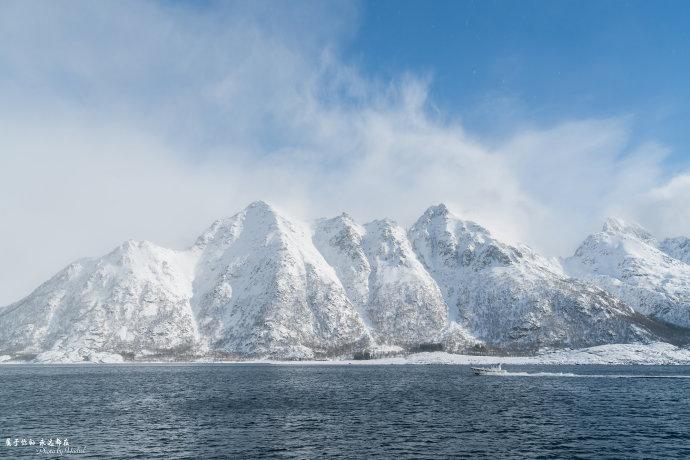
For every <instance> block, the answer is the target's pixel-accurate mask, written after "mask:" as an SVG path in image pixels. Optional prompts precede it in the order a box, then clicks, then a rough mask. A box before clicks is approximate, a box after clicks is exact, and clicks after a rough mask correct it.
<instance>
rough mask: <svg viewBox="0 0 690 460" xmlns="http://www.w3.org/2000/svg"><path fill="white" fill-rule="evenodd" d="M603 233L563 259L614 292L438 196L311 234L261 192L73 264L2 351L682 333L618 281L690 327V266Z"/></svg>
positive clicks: (272, 349) (648, 241)
mask: <svg viewBox="0 0 690 460" xmlns="http://www.w3.org/2000/svg"><path fill="white" fill-rule="evenodd" d="M597 235H598V236H592V237H590V238H589V239H588V241H589V242H590V243H588V244H585V245H583V247H584V249H582V250H578V253H577V254H576V257H574V258H572V260H570V261H568V263H566V265H567V266H568V269H569V270H571V271H574V272H577V273H578V274H579V275H581V276H582V277H585V278H586V279H592V280H593V281H595V282H596V283H598V284H599V285H600V286H601V287H603V288H604V289H606V290H608V291H609V293H607V292H605V291H603V290H601V289H599V288H597V287H595V286H593V285H590V284H586V283H583V282H580V281H576V280H573V279H570V278H568V277H566V275H565V274H564V273H563V271H562V268H561V266H560V265H559V264H557V263H554V262H552V261H549V260H547V259H545V258H543V257H541V256H539V255H538V254H536V253H535V252H533V251H532V250H531V249H529V248H527V247H525V246H511V245H508V244H505V243H502V242H501V241H498V240H497V239H496V238H494V237H493V236H492V235H491V234H490V233H489V232H488V231H487V230H486V229H484V228H482V227H481V226H479V225H477V224H474V223H472V222H467V221H462V220H459V219H457V218H456V217H454V216H453V215H452V214H451V213H450V212H449V211H448V210H447V209H446V208H445V207H444V206H443V205H441V206H436V207H432V208H430V209H429V210H427V211H426V213H424V215H423V216H422V217H420V219H419V220H418V221H417V223H416V224H415V225H414V226H413V227H412V228H411V229H409V231H407V232H406V231H405V230H404V229H402V228H401V227H400V226H398V225H397V224H395V223H394V222H392V221H390V220H376V221H373V222H370V223H368V224H365V225H359V224H357V223H355V222H354V221H353V220H352V219H351V218H350V217H349V216H347V215H341V216H339V217H336V218H333V219H321V220H319V221H317V223H316V225H315V226H314V228H313V231H312V229H309V228H307V227H304V226H301V225H299V224H297V223H295V222H292V221H290V220H289V219H287V218H286V217H284V216H282V215H281V214H280V213H278V212H276V211H275V209H273V208H272V207H271V206H269V205H268V204H266V203H264V202H255V203H252V204H251V205H249V206H248V207H247V208H245V209H244V210H243V211H241V212H239V213H237V214H236V215H234V216H232V217H229V218H225V219H221V220H219V221H217V222H215V223H214V224H213V225H212V226H211V227H210V228H209V229H208V230H206V231H205V232H204V233H203V234H202V235H201V236H200V237H199V238H198V239H197V241H196V242H195V243H194V244H193V245H192V246H191V247H190V248H188V249H186V250H182V251H177V250H170V249H165V248H161V247H158V246H155V245H153V244H151V243H148V242H134V241H128V242H125V243H123V244H122V245H121V246H119V247H118V248H116V249H115V250H114V251H112V252H111V253H110V254H107V255H105V256H103V257H100V258H91V259H84V260H80V261H77V262H75V263H73V264H71V265H70V266H68V267H67V268H65V269H64V270H62V271H60V272H59V273H58V274H57V275H55V276H54V277H53V278H51V279H50V280H48V281H47V282H45V283H44V284H42V285H41V286H39V287H38V288H37V289H36V290H35V291H34V292H32V293H31V294H30V295H28V296H27V297H26V298H24V299H22V300H20V301H18V302H16V303H14V304H12V305H9V306H7V307H4V308H2V309H0V356H2V357H3V360H7V359H10V360H11V359H32V358H33V357H37V358H36V359H37V360H39V361H58V362H72V361H83V360H90V361H121V360H123V359H126V360H131V359H134V360H149V361H152V360H164V359H184V360H189V359H207V360H208V359H243V358H272V359H318V358H325V357H337V356H340V357H352V356H353V355H354V354H362V353H364V355H367V354H368V353H369V352H371V353H373V354H377V353H379V354H380V353H390V352H392V351H396V350H397V351H401V350H411V351H414V350H420V349H422V350H424V349H437V348H438V347H440V346H442V347H443V349H444V350H446V351H452V352H462V351H469V350H472V352H477V351H482V350H484V351H498V352H504V353H505V352H518V353H532V352H535V351H536V350H538V349H541V348H543V347H552V348H558V347H586V346H592V345H599V344H604V343H614V342H622V343H630V342H640V341H642V342H645V341H651V340H669V339H670V338H673V337H672V336H673V334H675V333H677V331H676V330H674V329H672V328H670V329H669V327H668V326H666V325H664V324H662V323H659V322H658V321H655V320H653V319H650V318H648V317H646V316H643V315H642V314H640V313H635V312H633V311H632V309H631V308H630V307H629V306H627V305H626V304H625V303H624V302H622V301H621V300H619V299H618V298H617V297H616V296H614V295H612V293H613V294H616V295H619V296H620V297H621V298H623V299H624V300H625V301H627V302H629V303H630V304H631V305H633V306H635V307H636V308H638V309H640V311H643V312H650V313H652V314H654V315H656V316H657V317H660V318H663V319H665V320H668V321H674V322H676V323H677V324H684V325H687V322H684V321H686V319H687V316H684V315H683V314H681V313H683V312H687V308H685V309H683V308H681V307H682V306H683V305H685V306H687V289H686V287H687V283H688V282H690V267H688V266H687V265H686V264H684V263H683V262H681V261H679V260H676V259H673V258H671V257H669V256H668V255H666V254H664V253H663V252H661V251H660V250H658V249H657V248H656V243H655V242H654V240H653V238H652V237H651V235H649V234H648V233H646V232H644V230H642V229H641V228H639V227H633V226H627V225H625V224H623V223H622V222H619V221H611V222H609V223H608V224H607V226H606V227H605V229H604V232H603V233H602V235H599V234H597ZM590 240H591V241H590ZM660 247H666V246H664V244H663V243H662V245H661V246H660ZM681 247H682V245H680V244H670V243H669V244H668V245H667V249H665V250H668V251H669V252H673V251H675V252H678V251H680V249H679V248H681ZM675 252H674V253H675ZM578 257H579V258H580V259H581V260H579V259H578ZM585 268H586V270H585ZM578 270H579V271H578ZM591 273H596V276H590V275H591ZM624 275H626V276H627V277H626V276H624ZM683 289H686V290H683ZM683 295H685V296H686V297H683ZM638 298H644V299H653V300H654V302H651V301H650V302H649V303H643V304H642V305H639V304H638V303H636V300H637V299H638ZM658 299H662V300H664V301H667V303H663V302H661V301H659V300H658ZM683 299H685V302H686V303H685V304H684V303H683V302H684V301H683ZM652 307H654V308H652Z"/></svg>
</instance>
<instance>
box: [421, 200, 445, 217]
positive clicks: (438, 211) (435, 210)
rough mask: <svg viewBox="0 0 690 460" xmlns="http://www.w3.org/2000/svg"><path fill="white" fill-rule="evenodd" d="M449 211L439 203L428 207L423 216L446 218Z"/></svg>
mask: <svg viewBox="0 0 690 460" xmlns="http://www.w3.org/2000/svg"><path fill="white" fill-rule="evenodd" d="M450 213H451V212H450V210H448V207H447V206H446V205H445V204H443V203H439V204H437V205H435V206H430V207H429V208H428V209H427V210H426V211H425V212H424V215H425V216H427V217H435V216H442V217H445V216H448V215H449V214H450Z"/></svg>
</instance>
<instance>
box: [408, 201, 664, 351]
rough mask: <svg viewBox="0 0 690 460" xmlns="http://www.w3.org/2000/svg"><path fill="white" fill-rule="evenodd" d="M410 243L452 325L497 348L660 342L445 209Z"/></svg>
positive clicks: (627, 313) (629, 314)
mask: <svg viewBox="0 0 690 460" xmlns="http://www.w3.org/2000/svg"><path fill="white" fill-rule="evenodd" d="M409 238H410V240H411V242H412V246H413V247H414V249H415V251H416V253H417V255H418V256H419V259H420V260H421V261H422V263H423V264H424V266H425V267H426V268H427V269H428V270H429V272H430V273H431V275H432V276H433V278H434V279H435V280H436V282H437V283H438V285H439V286H440V288H441V291H442V292H443V295H444V297H445V300H446V303H447V305H448V306H449V308H450V313H451V318H452V319H453V320H455V321H457V322H458V323H459V324H461V325H463V326H464V327H466V328H467V329H468V330H469V331H470V332H471V333H473V334H474V335H475V336H476V337H477V338H478V339H480V340H482V341H485V342H486V343H487V344H489V345H490V346H492V347H495V348H501V349H508V350H531V349H536V348H539V347H544V346H549V347H564V346H568V347H576V346H577V347H581V346H587V345H591V344H594V343H607V342H609V343H610V342H627V341H630V340H642V339H645V338H646V337H649V336H651V335H652V334H651V332H650V331H649V330H648V329H647V325H645V324H644V321H640V318H639V316H638V315H635V313H634V312H633V311H632V309H631V308H630V307H628V306H627V305H625V304H624V303H623V302H621V301H619V300H618V299H616V298H614V297H612V296H611V295H608V294H607V293H605V292H604V291H602V290H600V289H598V288H596V287H593V286H589V285H586V284H584V283H581V282H578V281H575V280H572V279H569V278H567V277H566V276H565V275H564V274H563V272H562V270H561V268H560V267H559V266H558V265H557V264H554V263H552V262H550V261H549V260H547V259H545V258H544V257H541V256H540V255H538V254H536V253H535V252H534V251H532V250H531V249H530V248H529V247H527V246H519V247H515V246H511V245H508V244H505V243H503V242H501V241H499V240H497V239H496V238H495V237H493V236H492V235H491V234H490V233H489V232H488V231H487V230H486V229H485V228H483V227H481V226H480V225H478V224H476V223H474V222H469V221H463V220H460V219H458V218H457V217H455V216H454V215H453V214H451V213H450V211H449V210H448V209H447V208H446V207H445V206H444V205H439V206H435V207H431V208H429V209H428V210H427V211H426V212H425V213H424V215H423V216H422V217H420V219H419V220H418V221H417V222H416V223H415V224H414V225H413V226H412V228H410V230H409Z"/></svg>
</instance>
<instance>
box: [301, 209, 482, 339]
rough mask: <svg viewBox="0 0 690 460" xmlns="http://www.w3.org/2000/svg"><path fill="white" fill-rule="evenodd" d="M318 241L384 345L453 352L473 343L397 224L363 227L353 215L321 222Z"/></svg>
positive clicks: (317, 231)
mask: <svg viewBox="0 0 690 460" xmlns="http://www.w3.org/2000/svg"><path fill="white" fill-rule="evenodd" d="M314 243H315V244H316V247H317V248H318V249H319V251H321V253H322V254H323V255H324V257H325V258H326V261H327V262H328V263H330V264H331V265H332V266H333V267H334V268H335V270H336V273H337V274H338V276H339V277H340V279H341V280H342V282H343V285H344V286H345V289H346V291H347V292H348V294H349V295H350V298H351V299H353V301H354V302H355V304H356V305H357V308H358V310H359V312H360V314H361V315H362V317H363V318H364V321H365V322H366V324H367V325H369V326H370V328H371V330H372V332H373V333H374V335H375V338H376V339H377V341H378V342H381V343H386V344H391V345H400V346H408V347H409V346H414V345H419V344H423V343H444V344H445V346H446V348H447V349H461V348H464V347H466V346H467V344H468V343H469V342H470V341H471V340H470V339H469V337H468V335H467V334H466V333H465V331H463V330H462V328H460V327H458V326H457V325H455V324H452V323H451V321H450V320H449V317H448V307H447V306H446V304H445V302H444V299H443V296H442V295H441V292H440V290H439V289H438V286H437V285H436V283H435V282H434V280H433V279H432V278H431V276H429V274H428V273H427V272H426V270H425V269H424V267H423V266H422V264H421V263H419V261H418V260H417V258H416V256H415V254H414V252H413V251H412V247H411V246H410V243H409V241H408V240H407V236H406V234H405V230H404V229H402V228H401V227H400V226H398V225H397V224H395V223H394V222H392V221H390V220H377V221H373V222H370V223H368V224H366V225H365V226H363V227H362V226H360V225H358V224H356V223H355V222H353V221H352V219H351V218H350V217H349V216H347V215H341V216H339V217H335V218H333V219H321V220H319V221H318V222H317V224H316V228H315V232H314Z"/></svg>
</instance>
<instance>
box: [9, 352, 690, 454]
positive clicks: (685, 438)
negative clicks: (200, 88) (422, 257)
mask: <svg viewBox="0 0 690 460" xmlns="http://www.w3.org/2000/svg"><path fill="white" fill-rule="evenodd" d="M509 368H510V366H509ZM512 368H513V369H515V370H519V371H522V372H555V373H574V374H587V375H590V377H573V376H557V375H546V376H509V377H474V376H472V375H470V372H469V368H467V367H465V366H412V365H405V366H393V365H390V366H313V365H309V366H299V365H287V366H271V365H202V364H199V365H131V366H129V365H119V366H118V365H111V366H108V365H97V366H89V365H81V366H52V367H50V366H30V365H26V366H14V365H4V366H0V435H1V438H0V440H1V441H2V444H1V445H0V457H7V458H13V457H26V458H30V457H42V458H50V457H54V456H56V454H50V453H40V454H37V453H36V448H37V447H38V446H37V445H36V446H33V447H31V446H25V447H22V446H21V444H20V445H18V446H17V447H14V446H10V447H7V446H6V445H5V442H6V439H7V438H10V439H11V442H12V443H13V442H14V439H15V438H18V439H22V438H24V439H27V440H28V439H32V440H34V442H37V441H38V440H39V439H41V438H44V441H47V440H48V439H50V438H53V439H54V438H61V439H64V438H67V439H68V442H69V444H70V448H71V449H74V448H80V449H82V450H83V453H74V454H69V455H67V454H64V449H63V457H73V458H146V459H154V458H165V459H176V458H324V457H332V458H371V457H381V458H391V457H392V458H448V457H490V458H524V457H529V458H594V457H596V458H690V378H682V377H681V378H641V377H630V376H634V375H637V376H647V377H654V376H661V375H674V376H683V375H685V376H690V367H687V366H680V367H663V366H653V367H652V366H573V367H567V366H555V367H554V366H538V367H535V366H519V367H518V366H513V367H512ZM595 375H597V376H595ZM621 375H622V376H628V377H621V378H619V377H616V376H621ZM51 449H53V450H55V449H56V448H55V447H53V448H51Z"/></svg>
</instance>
